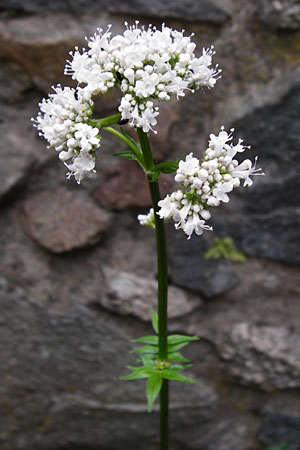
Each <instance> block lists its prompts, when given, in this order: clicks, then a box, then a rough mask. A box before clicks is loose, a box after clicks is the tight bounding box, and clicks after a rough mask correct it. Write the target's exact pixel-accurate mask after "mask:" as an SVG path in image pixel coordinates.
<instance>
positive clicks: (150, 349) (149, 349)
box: [131, 345, 158, 355]
mask: <svg viewBox="0 0 300 450" xmlns="http://www.w3.org/2000/svg"><path fill="white" fill-rule="evenodd" d="M131 353H145V354H147V355H157V354H158V348H157V347H154V346H153V345H142V347H139V348H136V349H135V350H132V352H131Z"/></svg>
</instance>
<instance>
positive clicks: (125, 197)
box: [93, 158, 171, 210]
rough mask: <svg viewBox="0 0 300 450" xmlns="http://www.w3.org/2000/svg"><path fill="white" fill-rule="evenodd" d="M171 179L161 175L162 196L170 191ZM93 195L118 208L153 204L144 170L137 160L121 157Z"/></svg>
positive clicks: (98, 199) (108, 206)
mask: <svg viewBox="0 0 300 450" xmlns="http://www.w3.org/2000/svg"><path fill="white" fill-rule="evenodd" d="M170 180H171V179H170V176H169V175H164V174H162V175H160V178H159V181H160V187H161V195H162V196H165V195H166V194H167V192H169V189H170ZM93 197H94V198H95V200H96V201H97V202H99V203H100V204H101V205H103V206H105V207H107V208H112V209H118V210H121V209H126V208H128V207H133V206H137V207H141V208H145V207H148V206H149V207H150V206H151V199H150V194H149V190H148V185H147V181H146V178H145V175H144V172H143V170H142V169H141V168H140V167H139V166H138V165H137V164H136V163H135V162H133V161H129V160H126V159H121V158H120V162H119V164H117V165H116V166H115V167H113V168H112V169H109V170H107V171H106V172H105V174H104V177H103V182H102V183H101V185H100V186H99V187H98V188H96V189H95V190H94V192H93Z"/></svg>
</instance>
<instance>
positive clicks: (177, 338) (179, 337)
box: [168, 334, 199, 345]
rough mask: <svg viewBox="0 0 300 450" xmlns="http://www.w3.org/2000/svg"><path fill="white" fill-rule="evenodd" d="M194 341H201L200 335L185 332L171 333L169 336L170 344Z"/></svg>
mask: <svg viewBox="0 0 300 450" xmlns="http://www.w3.org/2000/svg"><path fill="white" fill-rule="evenodd" d="M192 341H199V338H198V336H186V335H185V334H171V335H170V336H168V344H169V345H176V344H181V343H182V342H187V343H189V342H192Z"/></svg>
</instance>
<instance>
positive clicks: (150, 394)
mask: <svg viewBox="0 0 300 450" xmlns="http://www.w3.org/2000/svg"><path fill="white" fill-rule="evenodd" d="M161 386H162V377H161V376H160V375H159V374H157V373H156V374H154V375H151V376H150V377H149V378H148V380H147V383H146V395H147V400H148V412H150V411H151V410H152V406H153V403H154V401H155V399H156V397H157V396H158V394H159V392H160V390H161Z"/></svg>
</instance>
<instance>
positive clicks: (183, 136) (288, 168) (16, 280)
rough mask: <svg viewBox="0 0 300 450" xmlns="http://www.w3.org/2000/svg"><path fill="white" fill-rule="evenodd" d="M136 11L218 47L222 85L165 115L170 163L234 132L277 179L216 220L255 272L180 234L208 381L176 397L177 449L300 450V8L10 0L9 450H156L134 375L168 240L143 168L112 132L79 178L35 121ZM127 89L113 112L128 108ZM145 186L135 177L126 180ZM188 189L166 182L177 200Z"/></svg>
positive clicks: (185, 320) (108, 105) (189, 307)
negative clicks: (109, 29)
mask: <svg viewBox="0 0 300 450" xmlns="http://www.w3.org/2000/svg"><path fill="white" fill-rule="evenodd" d="M136 18H138V19H139V20H140V21H141V22H142V23H145V24H148V23H149V22H151V23H153V24H156V25H159V24H160V23H161V22H162V21H165V22H166V23H167V24H168V25H170V26H172V27H174V28H179V29H181V28H185V29H186V32H187V33H191V32H195V40H196V42H197V43H198V44H199V46H200V48H201V46H209V45H210V44H212V43H213V44H214V45H215V49H216V52H217V54H216V56H215V61H216V62H218V63H219V65H220V67H222V69H223V72H222V79H221V80H220V81H219V82H218V83H217V85H216V87H215V88H214V89H213V90H212V91H203V92H198V93H196V94H195V95H187V96H186V97H185V98H183V99H181V100H180V103H177V102H176V101H175V102H171V103H169V104H166V105H164V107H163V108H162V111H161V114H160V122H159V127H158V128H159V133H158V135H157V136H155V137H153V145H154V148H155V154H156V157H157V159H158V160H161V159H162V158H170V159H175V158H178V157H181V156H182V155H184V154H187V153H189V152H190V151H193V152H194V153H195V154H198V155H200V153H201V151H202V150H203V149H205V145H206V144H205V143H206V142H207V139H208V136H209V134H210V133H211V132H217V131H218V130H219V128H220V126H221V125H223V124H224V125H225V126H226V127H235V128H236V130H237V132H238V133H239V135H240V136H241V137H243V138H244V139H245V142H246V143H247V144H251V146H252V155H253V157H254V156H255V155H259V165H260V166H262V167H263V168H264V171H265V172H266V176H265V177H261V178H258V179H256V180H255V185H254V186H253V187H251V188H249V189H244V190H239V191H238V192H237V193H235V194H234V195H232V201H231V202H230V204H228V205H225V207H224V208H218V211H215V212H214V213H215V214H214V218H213V225H214V229H215V234H214V235H217V236H230V237H232V239H233V240H234V242H235V244H236V246H237V247H238V248H239V249H240V250H242V251H243V252H244V253H245V255H246V256H247V259H246V261H245V262H244V263H240V264H233V263H230V262H228V261H225V260H218V261H212V260H211V261H209V262H207V261H204V260H203V254H204V252H205V251H206V249H207V248H208V247H209V246H210V245H211V242H212V233H208V232H207V233H206V234H205V236H204V237H203V238H193V239H191V240H190V241H187V240H186V237H185V236H184V235H183V233H181V232H176V231H175V230H174V229H173V227H172V226H170V227H169V228H168V239H169V253H170V311H169V312H170V318H171V322H170V329H171V330H172V331H176V332H185V333H193V334H198V335H199V336H200V337H201V340H200V341H199V342H197V343H194V344H192V345H190V347H189V348H188V349H187V351H186V355H187V356H188V357H191V359H192V360H193V361H194V362H195V364H194V367H193V369H191V375H192V376H194V377H196V378H197V383H196V384H195V386H192V387H191V386H187V387H185V386H181V385H179V386H178V385H176V383H174V384H172V396H171V434H172V446H171V450H263V449H265V448H266V447H267V445H278V446H279V445H280V444H283V443H286V444H287V445H288V448H289V450H299V449H300V435H299V428H300V427H299V424H300V395H299V388H300V343H299V340H300V336H299V334H300V332H299V330H300V326H299V325H300V304H299V294H300V281H299V280H300V278H299V275H300V271H299V268H300V251H299V250H300V203H299V199H300V195H299V192H300V191H299V188H300V182H299V180H300V178H299V173H300V163H299V161H300V160H299V158H298V153H299V151H300V134H299V123H300V122H299V120H300V82H299V80H300V77H299V75H300V33H299V28H300V7H299V1H297V0H276V1H275V0H274V1H273V0H254V1H251V2H250V1H246V0H224V1H222V0H198V1H191V0H181V1H178V0H174V1H170V0H168V1H164V2H163V1H162V0H152V1H151V2H146V1H144V0H131V1H129V0H128V1H127V0H123V1H120V0H109V1H108V0H98V1H91V0H86V1H85V0H72V1H71V0H64V1H60V0H52V1H51V2H43V1H41V0H26V1H23V0H3V1H2V3H1V5H0V43H1V45H0V60H1V66H0V102H1V103H0V129H1V142H0V160H1V165H0V206H1V213H0V223H1V234H0V247H1V258H0V273H1V276H0V302H1V309H0V311H1V313H0V327H1V339H0V364H1V375H2V376H1V383H0V399H1V401H0V413H1V418H2V419H1V427H0V447H1V450H54V449H55V450H79V449H80V450H95V449H97V450H128V449H130V450H135V449H136V450H154V449H157V446H158V443H157V442H158V441H157V412H154V413H153V414H151V415H149V414H148V413H147V412H146V403H145V395H144V391H143V389H144V384H143V382H141V383H138V382H137V383H135V384H132V383H130V382H127V383H125V382H120V381H119V376H121V375H123V374H124V373H125V372H126V369H124V367H125V365H126V364H128V362H130V361H131V362H132V360H131V356H130V355H129V354H128V352H129V351H130V349H131V344H130V342H129V340H130V339H131V338H134V337H137V336H139V335H142V334H147V333H149V332H150V323H149V321H148V308H149V305H151V304H153V300H154V292H155V277H156V273H155V272H156V268H155V254H154V236H153V232H152V231H151V230H145V229H142V228H141V227H140V226H139V225H138V223H137V221H136V215H137V213H139V212H144V211H146V210H147V209H148V207H149V204H150V201H149V196H148V193H147V187H146V185H145V181H144V179H143V176H142V174H141V173H140V172H139V170H138V169H137V167H135V165H134V163H131V162H127V161H123V160H122V161H120V160H117V159H114V158H112V157H111V153H113V152H114V151H116V150H120V147H119V144H118V147H116V145H117V142H116V141H114V139H113V138H112V137H110V136H108V137H106V136H103V146H102V149H101V157H100V158H99V161H98V163H99V165H98V172H97V176H96V177H95V178H94V179H91V180H87V181H85V182H84V183H83V184H82V185H81V186H80V187H79V186H77V185H76V183H74V182H73V181H67V180H66V179H65V170H64V168H63V167H62V164H61V163H60V162H59V161H58V159H57V155H56V153H55V152H54V151H53V150H48V149H47V148H46V142H44V141H42V140H41V139H40V138H38V136H37V135H36V132H35V130H34V129H33V128H32V125H31V123H30V118H31V117H32V116H35V115H36V113H37V109H38V106H37V103H38V102H39V101H40V99H41V98H42V97H43V96H45V95H46V94H47V93H48V92H49V90H50V86H51V85H53V84H54V85H56V84H57V83H59V82H61V83H66V84H70V79H66V78H65V77H64V76H63V75H62V73H63V67H64V64H65V60H66V59H67V58H68V52H69V50H70V49H73V48H74V46H75V45H79V46H81V45H83V44H84V36H85V35H87V36H90V35H92V34H93V33H94V31H95V29H96V28H97V27H99V26H101V27H103V28H106V25H107V24H108V23H112V24H113V31H114V32H116V33H117V32H119V31H121V30H122V28H123V22H124V20H125V19H126V20H128V21H129V22H132V21H133V20H134V19H136ZM116 98H117V97H116V95H115V94H114V93H113V94H111V95H110V96H108V97H104V98H103V102H99V103H98V104H97V114H98V115H99V117H101V116H103V115H106V114H109V113H112V112H114V111H115V109H114V106H115V105H114V104H115V103H116ZM125 171H127V172H126V173H129V174H130V176H129V181H128V179H127V180H125V176H124V173H125ZM171 180H172V177H169V176H166V177H164V178H162V182H161V185H162V190H164V191H166V192H167V191H168V188H169V187H170V185H171V182H172V181H171Z"/></svg>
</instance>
